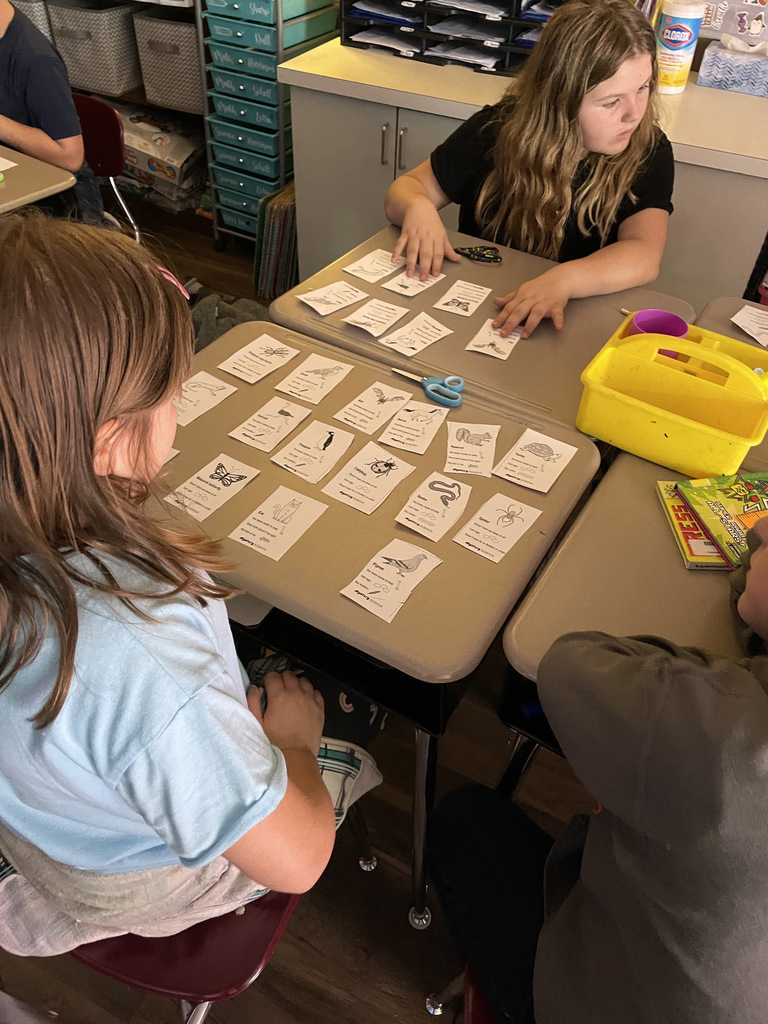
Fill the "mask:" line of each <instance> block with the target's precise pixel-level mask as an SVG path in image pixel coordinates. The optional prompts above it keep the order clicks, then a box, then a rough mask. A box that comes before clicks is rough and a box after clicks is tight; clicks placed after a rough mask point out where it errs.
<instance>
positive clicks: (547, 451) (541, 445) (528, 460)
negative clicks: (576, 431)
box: [493, 429, 578, 493]
mask: <svg viewBox="0 0 768 1024" xmlns="http://www.w3.org/2000/svg"><path fill="white" fill-rule="evenodd" d="M577 450H578V449H576V448H574V446H573V445H572V444H566V443H565V441H558V440H557V439H556V438H554V437H548V436H547V435H546V434H540V433H539V432H538V431H537V430H530V429H528V430H526V431H525V432H524V433H523V436H522V437H521V438H520V439H519V441H518V442H517V444H515V445H513V446H512V448H510V449H509V451H508V452H507V454H506V455H505V456H504V458H503V459H502V460H501V461H500V462H499V464H498V465H496V466H494V467H493V475H494V476H500V477H501V478H502V479H503V480H509V481H510V483H513V484H522V485H523V487H530V488H531V489H532V490H534V491H542V492H544V493H546V492H547V491H548V490H549V489H550V487H551V486H552V484H553V483H554V482H555V480H557V478H558V477H559V476H560V474H561V473H562V471H563V470H564V469H565V467H566V466H567V465H568V463H569V462H570V461H571V459H572V458H573V456H574V455H575V454H576V452H577Z"/></svg>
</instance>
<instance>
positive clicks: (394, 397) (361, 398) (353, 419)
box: [333, 380, 413, 434]
mask: <svg viewBox="0 0 768 1024" xmlns="http://www.w3.org/2000/svg"><path fill="white" fill-rule="evenodd" d="M412 397H413V392H412V391H407V390H406V389H405V388H393V387H390V385H389V384H383V383H382V382H381V381H380V380H377V381H376V383H375V384H371V386H370V387H369V388H366V389H365V391H363V392H362V393H361V394H359V395H358V396H357V398H353V399H352V401H351V402H350V403H349V405H345V406H344V408H343V409H339V411H338V412H337V413H335V414H334V417H333V418H334V419H335V420H339V421H340V422H341V423H346V424H347V426H350V427H357V429H358V430H362V432H363V433H364V434H373V433H375V432H376V431H377V430H378V429H379V427H381V426H383V425H384V424H385V423H386V422H387V420H391V419H392V417H393V416H394V415H395V413H396V412H397V411H398V410H399V409H402V407H403V406H404V405H406V404H407V402H408V399H409V398H412Z"/></svg>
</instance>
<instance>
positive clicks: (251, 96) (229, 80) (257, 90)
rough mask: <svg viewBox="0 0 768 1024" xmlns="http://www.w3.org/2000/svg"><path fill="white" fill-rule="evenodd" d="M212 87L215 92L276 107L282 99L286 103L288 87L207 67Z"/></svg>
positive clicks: (210, 66)
mask: <svg viewBox="0 0 768 1024" xmlns="http://www.w3.org/2000/svg"><path fill="white" fill-rule="evenodd" d="M206 71H209V72H210V75H211V79H212V80H213V87H214V89H215V90H216V91H217V92H224V93H228V94H229V95H230V96H242V98H243V99H246V100H255V101H256V102H257V103H267V104H269V105H270V106H276V105H277V103H278V102H279V101H280V99H281V98H282V100H283V102H287V101H288V87H287V86H285V85H278V84H277V82H267V81H265V80H264V79H263V78H252V77H251V76H250V75H238V74H235V73H234V72H232V71H224V70H222V69H221V68H217V67H213V66H212V65H210V64H209V65H208V67H207V68H206Z"/></svg>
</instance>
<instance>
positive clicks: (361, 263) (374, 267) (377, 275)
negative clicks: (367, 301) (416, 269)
mask: <svg viewBox="0 0 768 1024" xmlns="http://www.w3.org/2000/svg"><path fill="white" fill-rule="evenodd" d="M405 264H406V259H405V256H400V257H399V259H397V260H396V262H395V263H393V262H392V253H391V252H387V250H386V249H374V250H373V252H369V253H368V254H367V255H366V256H361V257H360V259H359V260H355V262H354V263H350V265H349V266H348V267H344V270H345V272H346V273H347V274H352V276H353V277H359V278H361V279H362V280H363V281H370V282H371V283H372V284H375V283H376V281H380V280H381V279H382V278H383V277H389V275H390V274H394V272H395V271H396V270H399V269H400V267H404V266H405Z"/></svg>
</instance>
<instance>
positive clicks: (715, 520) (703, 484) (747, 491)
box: [677, 473, 768, 568]
mask: <svg viewBox="0 0 768 1024" xmlns="http://www.w3.org/2000/svg"><path fill="white" fill-rule="evenodd" d="M677 492H678V494H679V495H680V496H681V498H682V499H683V501H684V502H685V503H686V505H687V506H688V508H689V509H690V510H691V512H693V514H694V516H695V517H696V520H697V521H698V523H699V524H700V526H702V527H703V529H704V531H705V532H706V534H707V536H708V537H709V538H710V539H711V540H712V542H713V543H714V544H715V546H716V547H717V549H718V551H719V552H720V553H721V554H722V556H723V557H724V558H725V559H727V561H728V562H729V564H730V565H731V566H733V567H734V568H736V567H737V566H739V565H741V559H742V556H743V555H744V554H745V553H746V551H747V531H748V530H749V528H750V527H751V526H753V525H754V523H755V522H756V521H757V520H758V519H761V518H762V517H763V516H767V515H768V473H735V474H733V475H732V476H718V477H711V478H709V479H704V480H681V481H680V482H679V483H678V485H677Z"/></svg>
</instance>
